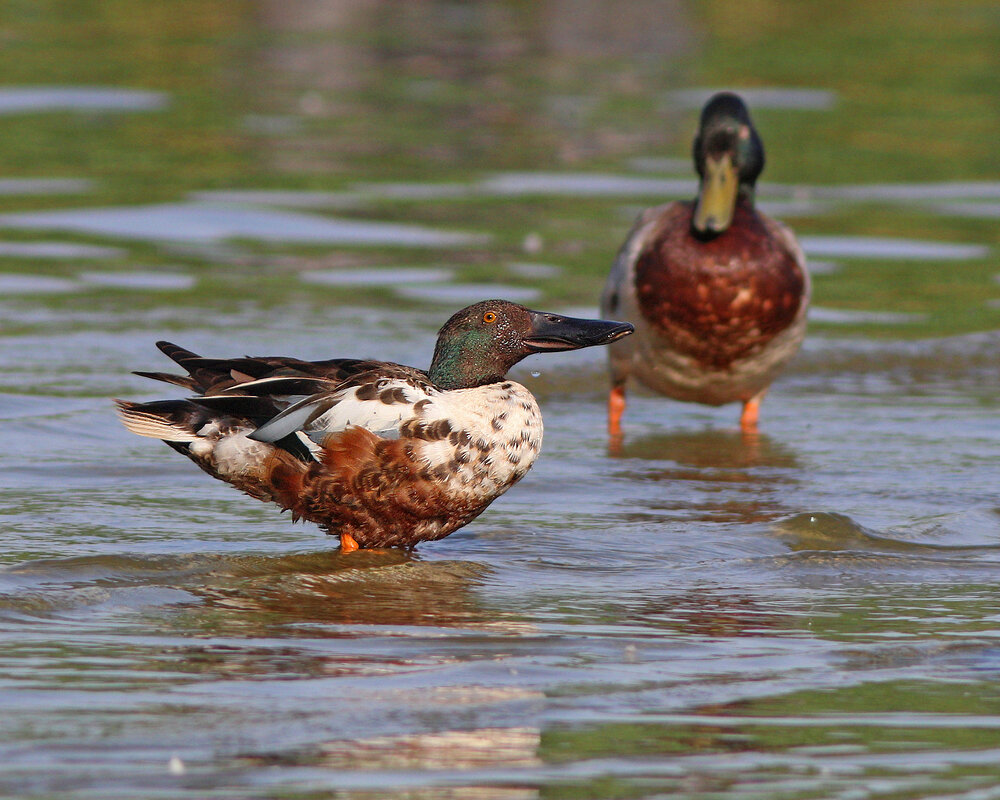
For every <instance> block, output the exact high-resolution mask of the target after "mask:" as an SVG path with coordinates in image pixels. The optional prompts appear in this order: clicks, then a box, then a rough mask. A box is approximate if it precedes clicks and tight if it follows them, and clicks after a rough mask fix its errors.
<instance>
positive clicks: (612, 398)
mask: <svg viewBox="0 0 1000 800" xmlns="http://www.w3.org/2000/svg"><path fill="white" fill-rule="evenodd" d="M624 413H625V384H623V383H620V384H618V385H617V386H612V387H611V392H610V393H609V394H608V435H609V436H613V437H621V435H622V414H624Z"/></svg>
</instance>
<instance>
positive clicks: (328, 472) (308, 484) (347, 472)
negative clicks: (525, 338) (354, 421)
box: [269, 420, 493, 547]
mask: <svg viewBox="0 0 1000 800" xmlns="http://www.w3.org/2000/svg"><path fill="white" fill-rule="evenodd" d="M445 439H447V440H448V441H449V442H453V443H456V444H459V445H461V444H463V443H467V444H470V447H472V446H474V445H475V442H474V441H472V439H471V437H469V436H468V434H464V433H463V432H462V431H454V430H452V429H451V427H450V425H449V424H448V423H447V422H445V421H444V420H439V421H437V422H435V423H432V424H430V425H421V424H419V423H414V424H413V425H411V426H410V429H409V430H404V431H403V436H402V437H401V438H399V439H383V438H381V437H379V436H377V435H376V434H374V433H372V432H371V431H368V430H366V429H365V428H359V427H351V428H348V429H347V430H345V431H340V432H338V433H336V434H333V435H331V436H329V437H328V438H327V440H326V441H325V442H324V444H323V453H322V458H321V461H320V462H318V463H314V464H312V465H310V466H308V467H304V466H303V467H300V468H298V469H297V470H294V471H289V470H288V468H287V465H285V464H284V463H282V462H276V463H275V464H274V465H273V466H272V468H271V472H270V476H269V478H270V485H271V487H272V494H273V495H274V496H275V499H276V500H277V502H278V503H279V504H281V505H282V506H284V507H285V508H288V509H290V510H291V511H292V513H293V514H294V515H295V516H296V517H297V518H298V517H301V518H303V519H308V520H311V521H313V522H315V523H317V524H319V525H322V526H323V527H324V528H326V529H327V530H328V531H329V532H330V533H333V534H341V533H349V534H351V535H352V536H353V537H354V538H355V539H356V540H357V542H358V544H360V545H361V546H362V547H398V546H411V545H414V544H416V543H417V542H419V541H425V540H428V539H440V538H441V537H443V536H446V535H447V534H449V533H451V532H452V531H453V530H455V529H456V528H459V527H461V526H462V525H465V524H466V523H468V522H470V521H471V520H472V519H474V518H475V517H476V516H478V515H479V514H480V513H481V512H482V511H484V510H485V509H486V507H487V506H488V505H489V503H490V501H491V500H492V499H493V498H492V497H489V498H483V497H481V496H476V495H475V494H473V493H465V492H462V491H460V490H456V488H455V487H453V486H449V477H450V476H451V475H452V473H453V472H454V471H457V470H459V469H460V468H461V466H462V465H463V464H465V463H468V461H469V458H470V457H471V456H470V455H469V453H468V452H467V450H468V448H465V449H462V448H460V449H459V450H458V451H457V452H456V456H455V461H454V463H444V464H440V465H438V466H436V467H431V466H428V461H427V459H426V458H423V457H421V450H422V449H423V447H424V446H425V445H426V444H428V443H433V442H436V441H439V440H445Z"/></svg>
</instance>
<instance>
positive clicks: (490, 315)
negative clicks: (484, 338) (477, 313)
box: [483, 311, 497, 325]
mask: <svg viewBox="0 0 1000 800" xmlns="http://www.w3.org/2000/svg"><path fill="white" fill-rule="evenodd" d="M496 321H497V315H496V312H494V311H487V312H486V313H485V314H483V322H485V323H487V324H489V325H492V324H493V323H494V322H496Z"/></svg>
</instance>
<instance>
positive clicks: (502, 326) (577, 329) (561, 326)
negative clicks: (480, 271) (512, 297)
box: [428, 300, 634, 389]
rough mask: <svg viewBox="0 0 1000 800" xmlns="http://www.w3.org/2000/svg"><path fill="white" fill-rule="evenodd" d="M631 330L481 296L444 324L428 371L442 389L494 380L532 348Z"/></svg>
mask: <svg viewBox="0 0 1000 800" xmlns="http://www.w3.org/2000/svg"><path fill="white" fill-rule="evenodd" d="M633 330H634V328H633V327H632V325H630V324H629V323H627V322H611V321H608V320H600V319H575V318H574V317H564V316H562V315H560V314H550V313H547V312H544V311H532V310H531V309H529V308H525V307H524V306H521V305H518V304H517V303H511V302H509V301H507V300H485V301H483V302H482V303H476V304H475V305H472V306H469V307H467V308H463V309H462V310H461V311H459V312H458V313H457V314H455V315H454V316H453V317H452V318H451V319H449V320H448V321H447V322H446V323H445V324H444V327H442V328H441V330H440V331H439V332H438V340H437V346H436V347H435V348H434V359H433V361H431V367H430V369H429V370H428V374H429V375H430V379H431V380H432V381H433V382H434V383H435V384H436V385H437V386H439V387H441V388H442V389H468V388H472V387H473V386H483V385H485V384H488V383H497V382H499V381H502V380H503V379H504V376H505V375H506V374H507V371H508V370H509V369H510V368H511V367H513V366H514V365H515V364H516V363H517V362H518V361H520V360H521V359H522V358H524V357H525V356H529V355H531V354H532V353H552V352H556V351H560V350H578V349H580V348H581V347H592V346H594V345H599V344H609V343H610V342H613V341H615V340H616V339H620V338H621V337H622V336H627V335H628V334H630V333H632V331H633Z"/></svg>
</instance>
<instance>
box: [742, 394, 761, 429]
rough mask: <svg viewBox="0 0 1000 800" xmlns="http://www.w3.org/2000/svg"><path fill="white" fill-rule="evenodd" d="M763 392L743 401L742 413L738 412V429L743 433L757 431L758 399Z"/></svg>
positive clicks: (759, 399)
mask: <svg viewBox="0 0 1000 800" xmlns="http://www.w3.org/2000/svg"><path fill="white" fill-rule="evenodd" d="M763 397H764V393H763V392H761V393H760V394H759V395H757V396H756V397H751V398H750V399H749V400H744V401H743V413H742V414H740V430H741V431H743V433H757V423H758V422H759V421H760V401H761V400H762V399H763Z"/></svg>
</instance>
